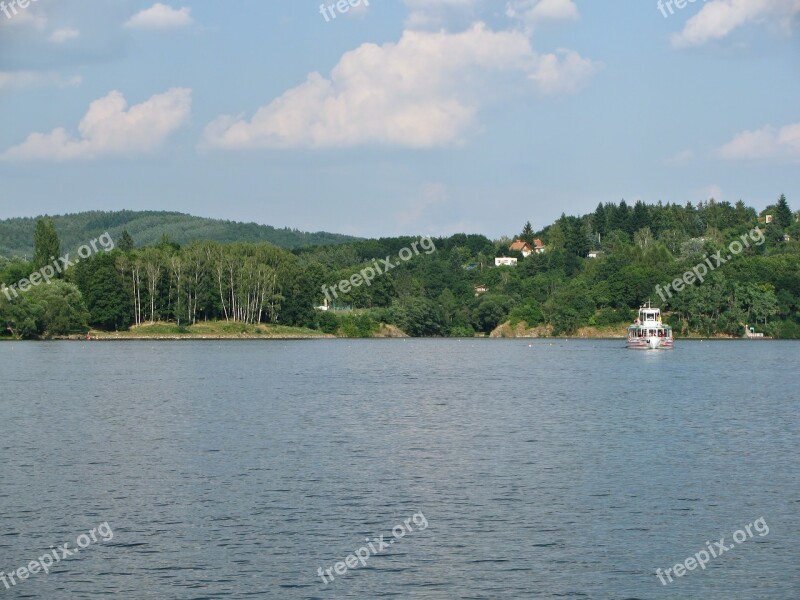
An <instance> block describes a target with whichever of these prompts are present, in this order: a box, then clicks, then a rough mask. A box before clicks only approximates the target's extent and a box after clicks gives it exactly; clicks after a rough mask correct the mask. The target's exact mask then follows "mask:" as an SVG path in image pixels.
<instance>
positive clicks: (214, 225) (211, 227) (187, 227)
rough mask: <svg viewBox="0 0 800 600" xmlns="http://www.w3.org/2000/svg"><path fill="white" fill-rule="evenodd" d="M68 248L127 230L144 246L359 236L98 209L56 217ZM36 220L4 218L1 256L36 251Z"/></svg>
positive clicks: (310, 241)
mask: <svg viewBox="0 0 800 600" xmlns="http://www.w3.org/2000/svg"><path fill="white" fill-rule="evenodd" d="M51 218H52V220H53V223H54V224H55V226H56V229H57V230H58V233H59V236H60V238H61V244H62V247H63V249H64V251H65V252H71V251H74V250H75V249H76V248H77V247H78V246H80V245H81V244H84V243H85V242H86V240H89V239H92V238H95V237H97V236H99V235H102V234H103V233H105V232H108V233H110V234H111V236H112V237H113V238H114V239H117V237H118V236H119V235H121V234H122V232H123V231H127V232H128V233H129V234H130V235H131V236H132V237H133V239H134V241H135V242H136V244H138V245H139V246H150V245H152V244H156V243H158V242H159V241H160V240H161V239H162V238H163V237H164V236H165V235H166V236H167V237H169V239H170V240H173V241H174V242H176V243H178V244H188V243H189V242H193V241H198V240H207V241H212V242H220V243H230V242H268V243H270V244H274V245H275V246H280V247H281V248H289V249H294V248H302V247H304V246H317V245H326V244H342V243H345V242H352V241H355V240H356V239H357V238H353V237H349V236H345V235H338V234H334V233H325V232H317V233H305V232H302V231H298V230H296V229H276V228H275V227H270V226H269V225H257V224H256V223H234V222H232V221H219V220H216V219H205V218H202V217H193V216H191V215H185V214H182V213H177V212H156V211H130V210H122V211H113V212H103V211H93V212H84V213H77V214H72V215H61V216H54V217H51ZM35 225H36V219H35V218H22V219H7V220H5V221H0V256H5V257H8V258H11V257H14V256H20V257H26V256H30V255H31V254H32V253H33V230H34V227H35Z"/></svg>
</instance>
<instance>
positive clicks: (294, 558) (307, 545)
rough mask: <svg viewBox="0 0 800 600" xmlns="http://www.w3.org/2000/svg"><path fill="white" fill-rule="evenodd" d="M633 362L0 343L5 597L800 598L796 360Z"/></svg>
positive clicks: (509, 352)
mask: <svg viewBox="0 0 800 600" xmlns="http://www.w3.org/2000/svg"><path fill="white" fill-rule="evenodd" d="M529 344H530V345H529ZM622 346H623V344H622V342H617V341H544V340H535V341H532V342H531V341H523V340H415V341H412V340H359V341H349V340H309V341H304V340H303V341H255V342H238V341H237V342H189V341H187V342H158V343H156V342H53V343H3V344H0V380H1V381H2V384H3V385H2V392H0V394H1V395H0V409H2V412H1V414H2V416H1V417H0V422H2V431H1V432H0V464H2V475H1V476H0V482H1V483H0V570H2V571H4V572H5V573H8V572H10V571H14V570H16V569H18V568H19V567H22V566H25V565H27V564H28V563H29V562H30V561H31V560H32V559H34V558H36V557H38V556H41V555H42V554H44V553H46V552H48V551H49V549H50V547H51V546H61V545H62V544H63V543H65V542H70V547H74V546H75V541H76V538H77V537H78V536H79V535H80V534H82V533H85V532H88V531H89V530H91V529H92V528H95V527H97V526H98V525H100V524H101V523H104V522H108V524H109V526H110V527H111V528H112V530H113V534H114V537H113V539H112V540H111V541H108V542H102V541H98V542H97V543H92V544H91V545H89V546H88V547H87V548H85V549H83V550H81V551H80V553H79V554H77V555H76V556H73V557H70V558H66V559H64V560H62V561H61V562H60V563H59V564H57V565H56V566H54V567H53V569H52V570H51V572H50V574H49V575H47V574H44V573H39V574H36V575H33V576H31V577H30V578H28V579H26V580H24V581H19V582H18V584H17V585H16V586H12V587H10V589H5V587H4V586H3V585H2V584H0V598H46V599H51V598H52V599H60V598H107V597H111V596H112V594H114V595H115V597H118V598H166V599H172V598H174V599H190V598H191V599H199V598H277V599H295V598H298V599H300V598H325V599H327V598H365V599H366V598H432V599H433V598H435V599H448V600H449V599H459V598H464V599H480V598H520V599H522V598H576V599H589V598H642V599H650V598H654V599H655V598H681V599H687V598H688V599H693V598H725V599H728V600H730V599H740V598H741V599H762V598H763V599H770V600H774V599H788V600H793V599H797V598H800V550H798V548H799V547H800V541H799V540H800V461H798V449H799V448H798V446H800V425H798V414H799V413H800V391H799V390H798V384H799V383H800V343H793V342H679V344H678V346H677V349H676V350H675V351H673V352H661V353H659V352H633V351H627V350H625V349H624V348H623V347H622ZM420 512H421V513H423V514H424V516H425V519H426V520H427V522H428V527H427V529H424V530H421V529H418V528H415V531H413V532H412V533H408V534H407V535H406V536H405V537H404V538H403V539H402V540H397V541H396V542H395V543H394V545H392V546H391V547H390V548H389V549H387V550H385V551H384V552H383V553H382V554H380V555H377V556H373V557H371V558H370V559H369V560H368V563H367V566H365V567H360V566H359V567H358V568H354V569H350V570H349V571H348V572H347V573H346V574H345V575H337V576H336V579H335V580H334V581H333V582H330V583H328V584H327V585H326V584H324V583H323V581H322V579H321V578H320V577H319V576H318V574H317V571H318V569H319V568H329V567H333V566H334V565H335V564H336V563H337V562H338V561H340V560H344V559H345V557H347V555H348V554H350V553H351V552H353V551H354V550H355V549H356V548H358V547H360V546H362V545H364V544H365V540H366V538H370V539H373V538H375V537H378V536H380V535H384V536H385V537H386V538H387V539H388V538H390V537H391V530H392V528H393V527H394V526H395V525H398V524H401V523H402V522H403V521H404V520H405V519H407V518H409V517H411V516H412V515H414V514H415V513H420ZM760 517H763V518H764V519H765V521H766V523H767V525H768V526H769V534H768V535H764V536H760V535H758V534H757V533H756V532H755V531H754V532H753V533H754V535H753V537H752V539H748V540H747V541H744V542H742V543H741V544H738V545H736V546H735V548H733V549H732V550H729V551H728V552H726V553H725V554H723V555H722V556H719V557H718V558H716V559H712V560H711V561H710V562H709V563H708V565H707V566H706V568H705V570H700V569H696V570H694V571H691V572H688V573H686V574H685V575H684V576H683V577H681V578H676V579H675V580H674V581H673V582H672V583H669V584H668V585H666V586H664V585H662V584H661V582H660V581H659V579H658V577H656V574H655V570H656V569H657V568H661V569H662V570H664V569H666V568H670V567H673V566H674V565H675V564H676V563H679V562H683V561H684V560H685V559H686V558H687V557H689V556H692V555H694V554H695V553H697V552H699V551H701V550H703V549H705V548H706V542H707V541H712V545H713V541H716V540H719V539H720V538H722V537H723V536H724V537H725V544H726V545H731V544H732V534H733V532H734V531H736V530H737V529H740V528H744V527H745V526H746V525H748V524H750V523H753V522H754V521H755V520H756V519H758V518H760ZM412 526H413V523H412Z"/></svg>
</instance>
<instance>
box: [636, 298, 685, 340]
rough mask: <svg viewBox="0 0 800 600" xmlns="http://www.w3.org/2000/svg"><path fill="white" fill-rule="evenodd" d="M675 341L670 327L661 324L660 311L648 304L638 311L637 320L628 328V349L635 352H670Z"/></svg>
mask: <svg viewBox="0 0 800 600" xmlns="http://www.w3.org/2000/svg"><path fill="white" fill-rule="evenodd" d="M674 342H675V340H674V339H673V337H672V327H670V326H669V325H664V324H663V323H662V322H661V310H660V309H658V308H653V307H652V306H651V304H650V302H648V303H647V306H642V307H641V308H640V309H639V318H638V319H636V321H635V322H634V324H633V325H631V326H630V327H628V348H632V349H635V350H671V349H672V346H673V344H674Z"/></svg>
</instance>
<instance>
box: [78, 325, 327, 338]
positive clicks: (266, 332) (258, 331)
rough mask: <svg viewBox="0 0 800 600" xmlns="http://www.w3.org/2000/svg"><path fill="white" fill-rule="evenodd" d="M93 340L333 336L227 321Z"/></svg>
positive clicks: (102, 334) (104, 334)
mask: <svg viewBox="0 0 800 600" xmlns="http://www.w3.org/2000/svg"><path fill="white" fill-rule="evenodd" d="M89 335H91V337H92V339H98V340H151V339H165V340H175V339H202V340H222V339H261V338H276V339H303V338H329V337H334V336H332V335H327V334H325V333H322V332H320V331H315V330H313V329H306V328H304V327H288V326H285V325H246V324H244V323H229V322H226V321H204V322H202V323H197V324H195V325H187V326H184V325H181V326H178V325H176V324H175V323H160V322H156V323H146V324H144V325H139V326H136V327H131V328H130V330H128V331H96V330H92V331H90V332H89Z"/></svg>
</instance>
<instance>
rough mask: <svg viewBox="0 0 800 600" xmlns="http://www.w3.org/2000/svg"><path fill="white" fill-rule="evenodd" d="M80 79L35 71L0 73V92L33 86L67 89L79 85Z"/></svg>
mask: <svg viewBox="0 0 800 600" xmlns="http://www.w3.org/2000/svg"><path fill="white" fill-rule="evenodd" d="M80 83H81V77H80V76H78V75H76V76H74V77H69V78H66V79H65V78H63V77H61V76H59V75H56V74H54V73H40V72H35V71H0V91H3V90H8V89H24V88H29V87H35V86H53V87H67V86H71V85H80Z"/></svg>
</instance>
